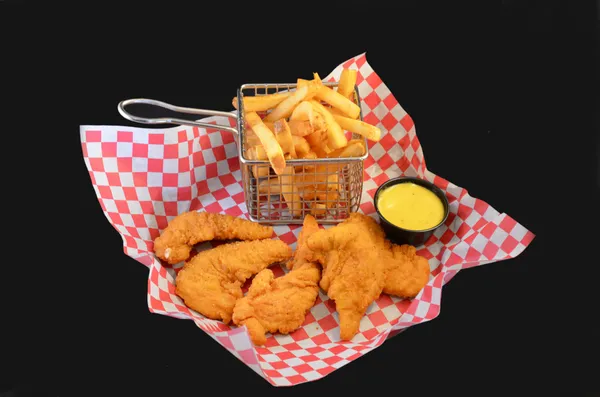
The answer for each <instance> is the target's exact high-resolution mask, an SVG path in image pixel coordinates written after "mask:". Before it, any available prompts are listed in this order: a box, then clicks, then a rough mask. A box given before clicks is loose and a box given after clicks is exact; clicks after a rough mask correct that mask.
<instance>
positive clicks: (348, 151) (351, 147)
mask: <svg viewBox="0 0 600 397" xmlns="http://www.w3.org/2000/svg"><path fill="white" fill-rule="evenodd" d="M365 153H366V148H365V143H364V142H363V141H362V139H352V140H350V141H348V146H345V147H343V148H339V149H335V150H334V151H332V152H331V153H328V154H327V157H330V158H333V157H360V156H362V155H363V154H365Z"/></svg>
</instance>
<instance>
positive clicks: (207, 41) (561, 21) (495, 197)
mask: <svg viewBox="0 0 600 397" xmlns="http://www.w3.org/2000/svg"><path fill="white" fill-rule="evenodd" d="M367 3H368V4H367ZM278 4H279V5H273V6H271V7H280V6H281V7H283V5H282V4H283V3H278ZM344 4H345V5H342V3H340V2H338V3H336V4H333V5H325V3H323V4H319V5H312V4H307V3H302V4H299V5H298V7H301V8H302V10H303V11H302V12H303V13H302V12H299V11H297V10H296V11H294V10H292V11H284V10H281V11H279V12H277V13H276V14H275V15H274V19H270V18H269V16H265V15H262V16H261V15H260V14H259V12H258V6H256V7H253V6H252V5H251V7H250V9H249V10H248V12H247V13H241V12H239V13H233V12H232V8H233V5H231V6H230V9H229V10H218V11H214V12H213V11H211V10H208V9H207V8H204V9H201V10H198V11H189V13H187V12H185V11H184V10H183V9H179V10H177V11H175V10H173V11H164V12H163V13H161V14H160V15H154V16H153V17H152V18H147V19H146V18H142V17H139V18H137V19H127V18H123V19H122V20H121V18H118V20H117V18H115V20H112V19H111V20H108V19H100V18H99V21H98V22H96V21H94V22H91V20H86V21H82V19H85V18H88V17H91V16H92V15H91V14H93V11H89V12H86V13H82V14H81V15H80V16H81V18H80V19H77V18H72V19H70V23H69V24H68V26H69V28H68V29H66V30H64V31H63V30H58V25H60V23H57V24H56V25H54V26H55V27H56V28H57V30H56V33H58V36H57V37H60V39H59V38H57V39H55V40H49V39H48V37H46V36H45V35H46V34H49V33H50V32H55V31H53V30H46V31H45V32H41V31H40V32H39V33H38V34H37V36H36V37H35V38H34V39H33V40H32V41H33V42H38V43H46V44H47V43H52V45H53V46H55V47H54V48H55V49H56V50H57V52H55V53H48V52H44V63H45V65H47V67H48V68H52V70H55V69H60V70H61V71H62V72H66V73H60V77H59V74H56V75H54V77H55V78H54V79H53V81H52V83H55V84H56V83H59V85H58V86H56V87H54V89H53V91H51V93H52V94H51V95H50V94H49V93H48V92H45V93H44V95H45V98H46V99H47V100H48V99H49V100H48V101H47V105H46V108H47V109H49V108H50V107H51V106H53V105H57V106H64V104H65V102H64V100H63V99H62V96H67V98H68V104H69V109H68V112H66V111H65V110H64V108H63V111H62V112H59V113H54V115H55V116H56V117H55V118H54V119H53V125H55V126H56V128H48V130H47V132H48V133H53V134H55V136H57V135H61V137H62V139H63V140H64V142H62V141H61V144H60V148H57V149H56V150H60V153H61V154H60V156H59V157H61V158H62V159H63V161H65V163H64V164H60V165H59V164H58V163H56V165H55V164H54V163H46V164H47V166H48V167H55V166H56V167H59V166H60V168H61V170H60V171H58V168H57V169H56V170H55V172H61V175H63V176H64V177H61V178H60V182H61V185H65V189H67V188H70V189H71V190H73V192H72V193H69V194H71V195H72V196H70V197H71V199H70V200H68V202H67V208H65V209H62V207H61V211H67V212H62V213H63V214H64V213H67V214H69V215H62V216H59V217H57V220H56V221H55V222H54V223H51V224H50V226H53V227H55V228H56V229H55V230H56V232H53V231H52V230H54V229H50V230H49V229H45V230H46V231H45V232H43V233H44V235H45V236H46V237H45V238H44V240H47V241H48V244H49V248H50V249H51V250H52V251H44V252H40V253H36V254H35V255H36V256H35V257H34V259H32V261H31V265H32V266H35V265H38V267H37V268H33V267H27V268H26V270H23V269H18V268H16V269H17V270H15V267H13V266H11V268H12V270H15V274H14V277H13V276H12V274H11V276H10V277H13V278H9V276H8V274H7V280H15V279H16V277H19V278H18V280H20V284H19V285H18V286H17V289H18V294H10V299H12V300H11V301H9V304H8V305H7V306H10V307H8V311H9V312H10V313H11V314H12V313H14V314H15V317H14V321H7V322H6V323H5V324H3V327H4V329H5V330H7V331H9V332H8V334H7V335H11V337H10V339H5V340H6V343H5V344H4V348H3V351H5V352H7V354H6V355H4V357H5V359H4V361H3V364H7V365H6V371H4V372H3V373H2V375H1V377H2V382H0V386H1V388H0V395H1V396H3V397H4V396H7V397H8V396H20V395H30V394H31V395H37V394H39V395H52V396H64V395H81V396H85V395H95V394H101V393H108V394H104V395H146V396H150V395H152V396H154V395H157V396H159V395H161V396H162V395H169V396H192V395H202V394H205V393H223V392H226V393H236V394H245V393H248V392H252V391H254V390H256V391H257V392H260V394H261V395H262V394H263V393H268V394H271V393H294V394H296V395H301V394H303V395H310V394H319V395H322V394H330V393H336V394H338V393H339V394H346V393H348V391H351V390H354V389H356V390H357V391H358V390H359V389H360V390H361V393H364V391H370V392H371V393H373V392H376V390H378V389H380V391H377V393H384V392H385V393H386V395H387V394H388V393H394V394H400V393H403V392H408V391H409V390H410V391H413V390H414V391H417V392H420V393H421V394H423V393H425V394H427V392H428V391H432V390H434V389H439V390H441V391H444V392H466V391H468V390H473V389H474V390H478V391H479V393H481V394H480V395H488V394H490V393H492V392H493V391H497V390H500V389H504V388H507V389H508V390H510V395H514V394H519V392H524V391H525V390H533V391H539V390H540V389H546V388H549V389H550V390H551V391H555V392H556V391H558V390H565V391H566V392H569V394H575V392H576V391H579V390H583V391H591V390H596V391H598V390H599V389H600V388H599V387H598V385H597V383H595V379H594V378H595V376H596V377H597V373H598V372H599V371H598V369H599V368H598V367H599V365H598V335H599V334H600V329H599V328H598V326H597V325H596V324H595V323H593V322H592V320H593V319H594V317H595V316H597V313H598V309H597V305H595V304H596V303H597V302H598V298H597V296H595V295H594V294H595V291H597V287H596V288H595V289H594V287H593V284H592V285H591V286H590V287H588V286H587V285H585V284H586V282H588V281H590V282H592V283H593V280H594V278H593V272H594V271H595V267H597V265H598V259H597V258H598V256H597V255H595V254H593V247H594V238H597V237H598V233H597V231H596V232H594V231H593V230H589V231H588V230H586V229H585V228H586V226H587V227H589V225H590V221H593V220H595V219H597V218H596V217H597V215H598V211H597V204H598V202H599V200H600V198H599V197H598V185H599V182H598V177H595V178H594V179H593V180H591V179H590V177H588V175H589V174H590V171H591V172H593V173H597V172H598V164H597V162H594V160H596V161H597V158H598V141H597V140H596V141H594V138H595V137H597V135H598V129H597V126H596V127H594V126H593V125H592V115H593V114H592V110H593V104H594V100H596V99H597V94H596V93H595V92H593V88H594V84H597V79H595V78H594V76H593V75H592V73H593V72H594V65H593V61H594V59H593V57H594V53H593V50H592V47H591V45H592V42H593V40H594V35H595V34H596V35H597V31H594V26H593V23H594V18H595V17H597V14H595V13H594V10H593V8H592V7H590V8H589V9H584V8H583V7H581V8H580V9H576V7H573V6H572V5H571V6H569V7H567V6H566V5H565V4H568V2H558V1H550V2H525V1H523V2H519V1H497V2H489V3H487V4H486V7H483V6H477V7H464V8H462V7H457V6H452V7H450V5H445V6H438V5H433V3H431V2H429V3H419V5H417V2H399V3H397V4H396V5H394V6H392V5H389V6H387V5H382V4H375V3H373V2H352V1H351V2H346V3H344ZM590 4H591V3H590ZM252 7H253V8H252ZM292 7H293V5H292ZM344 8H345V9H346V10H347V11H348V12H347V13H344V12H343V10H344ZM356 9H360V12H356V11H355V10H356ZM271 10H276V9H274V8H271ZM320 10H323V13H321V12H320ZM186 14H187V15H186ZM75 21H77V22H75ZM269 21H270V22H269ZM596 22H597V21H596ZM357 32H359V34H358V35H357ZM228 34H230V35H231V36H230V37H228ZM12 37H15V41H13V43H18V40H19V39H17V38H16V37H17V36H12ZM596 37H597V36H596ZM23 40H25V39H23ZM46 40H48V41H46ZM65 46H68V50H67V51H62V49H64V47H65ZM58 48H60V49H61V51H58ZM46 50H48V48H46ZM39 51H44V50H42V49H40V50H39ZM364 51H366V52H367V60H368V62H369V63H370V64H371V66H372V67H373V68H374V70H375V71H376V72H377V73H378V74H379V76H380V77H381V78H382V80H383V81H384V83H385V84H386V85H387V86H388V87H389V88H390V90H391V91H392V93H394V95H395V96H396V98H397V99H398V101H399V102H400V104H401V105H402V106H403V107H404V109H405V110H406V111H407V112H408V113H409V114H410V115H411V116H412V118H413V119H414V121H415V124H416V130H417V134H418V136H419V139H420V141H421V144H422V145H423V148H424V153H425V157H426V160H427V165H428V167H429V169H430V170H432V171H433V172H434V173H437V174H438V175H440V176H442V177H444V178H446V179H448V180H450V181H451V182H453V183H455V184H457V185H459V186H462V187H465V188H466V189H467V190H468V191H469V193H470V194H471V195H472V196H475V197H478V198H481V199H483V200H485V201H487V202H488V203H489V204H491V205H492V206H494V207H495V208H496V209H497V210H499V211H501V212H506V213H508V214H509V215H511V216H512V217H514V218H515V219H516V220H517V221H519V222H520V223H522V224H523V225H524V226H525V227H527V228H529V229H530V230H531V231H532V232H534V233H535V234H536V236H537V237H536V238H535V239H534V241H533V242H532V244H531V245H530V246H529V248H528V249H527V250H526V251H525V252H523V253H522V254H521V255H520V256H519V257H517V258H515V259H512V260H509V261H504V262H499V263H494V264H489V265H486V266H483V267H478V268H473V269H469V270H467V271H464V272H461V273H460V274H459V275H457V276H456V277H455V278H454V279H453V280H452V281H451V282H450V283H449V284H448V285H446V286H445V287H444V290H443V297H442V310H441V314H440V315H439V316H438V318H436V319H435V320H433V321H431V322H428V323H425V324H422V325H419V326H415V327H413V328H411V329H409V330H408V331H407V332H405V333H403V334H401V335H400V336H397V337H395V338H393V339H391V340H389V341H387V342H386V343H385V344H384V345H383V346H382V347H381V348H378V349H376V350H374V351H373V352H371V353H369V354H367V355H366V356H364V357H362V358H360V359H359V360H357V361H355V362H353V363H351V364H349V365H347V366H345V367H343V368H341V369H340V370H337V371H335V372H333V373H331V374H330V375H328V376H327V377H325V378H324V379H322V380H319V381H317V382H313V383H309V384H303V385H300V386H296V387H293V388H287V389H277V388H274V387H272V386H270V385H269V384H268V383H267V382H266V381H264V380H263V379H261V378H260V377H259V376H257V375H256V374H254V373H253V372H252V371H251V370H250V369H248V368H247V367H245V366H244V365H243V364H242V363H241V362H239V361H237V359H236V358H234V357H233V356H232V355H230V354H229V353H227V351H226V350H224V349H223V348H221V347H220V346H219V345H218V344H217V343H216V342H214V341H213V340H212V339H211V338H210V337H208V336H207V335H205V334H204V333H203V332H202V331H201V330H200V329H198V328H197V327H196V326H195V325H194V324H193V323H192V322H190V321H182V320H176V319H172V318H168V317H164V316H159V315H152V314H150V313H149V311H148V308H147V301H146V289H147V269H146V268H145V267H144V266H143V265H141V264H139V263H137V262H135V261H134V260H133V259H130V258H129V257H127V256H126V255H125V254H124V253H123V251H122V241H121V238H120V236H119V235H118V234H117V232H116V231H115V230H114V229H113V228H112V227H111V226H110V224H109V223H108V221H107V220H106V219H105V217H104V215H103V213H102V211H101V208H100V205H99V204H98V201H97V199H96V197H95V194H94V191H93V188H92V185H91V182H90V179H89V176H88V173H87V170H86V168H85V165H84V162H83V159H82V154H81V147H80V142H79V125H84V124H90V125H93V124H118V125H134V124H132V123H129V122H128V121H126V120H124V119H123V118H122V117H121V116H120V115H119V114H118V112H117V109H116V106H117V103H118V102H119V101H121V100H123V99H126V98H133V97H147V98H153V99H159V100H163V101H166V102H169V103H173V104H177V105H181V106H188V107H198V108H208V109H217V110H230V108H231V102H230V101H231V97H232V96H233V95H235V92H236V89H237V88H238V87H239V86H240V85H241V84H243V83H246V82H265V81H269V82H286V81H290V80H294V79H295V78H296V77H300V76H309V77H310V74H311V73H312V72H313V71H316V72H319V74H320V75H321V76H325V75H327V74H328V73H329V71H331V70H332V69H333V68H334V67H335V66H337V65H338V64H340V63H341V62H343V61H345V60H347V59H348V58H350V57H353V56H355V55H358V54H360V53H362V52H364ZM38 54H41V52H40V53H38ZM29 55H32V54H31V53H30V54H29ZM63 55H64V56H67V58H64V60H65V61H66V62H64V63H63V62H61V60H62V58H61V57H62V56H63ZM36 56H37V55H35V52H34V55H33V58H35V57H36ZM67 60H68V61H67ZM58 63H60V65H61V67H60V68H59V67H57V64H58ZM38 67H39V68H43V66H42V65H38ZM596 69H597V65H596ZM52 102H56V103H52ZM596 105H597V104H596ZM47 109H44V110H47ZM57 115H60V116H57ZM31 117H35V116H31ZM590 143H591V144H590ZM40 146H41V144H40ZM42 149H43V150H44V149H45V148H42ZM48 150H50V149H48ZM53 150H55V149H53ZM54 153H57V152H56V151H54ZM56 157H57V156H54V159H56ZM56 161H58V160H56ZM63 169H64V171H63ZM63 172H64V173H63ZM39 179H40V181H39V183H40V184H43V183H48V181H44V178H39ZM579 182H582V183H579ZM44 189H46V187H45V185H44ZM52 189H58V188H57V187H52ZM50 196H51V195H47V196H46V197H48V199H51V197H50ZM54 199H56V197H54ZM38 200H41V199H40V198H39V197H38ZM59 201H61V202H62V204H63V205H64V204H65V202H64V201H65V200H59ZM592 204H595V205H596V206H594V205H592ZM573 205H575V206H573ZM51 212H58V211H51ZM54 215H56V213H55V214H54ZM38 219H39V218H38ZM31 227H34V226H33V225H31ZM55 240H56V241H55ZM575 243H577V244H580V246H584V247H586V250H587V254H585V253H584V252H582V250H581V249H573V244H575ZM596 245H597V243H596ZM590 252H591V255H590V254H589V253H590ZM31 255H33V250H32V251H31ZM26 256H29V254H27V255H26ZM29 269H31V270H29ZM57 269H60V270H57ZM7 270H11V269H7ZM50 277H52V281H50ZM24 279H25V280H26V283H25V284H23V280H24ZM38 286H39V287H38ZM29 304H33V305H34V306H33V307H35V308H36V309H35V311H33V312H32V311H31V309H26V306H25V305H29ZM29 307H31V306H29ZM59 307H60V308H61V309H60V310H58V309H57V308H59ZM13 331H14V333H11V332H13ZM586 360H588V361H586ZM213 387H214V388H215V389H216V390H215V391H212V388H213ZM362 390H364V391H362ZM384 390H385V391H384Z"/></svg>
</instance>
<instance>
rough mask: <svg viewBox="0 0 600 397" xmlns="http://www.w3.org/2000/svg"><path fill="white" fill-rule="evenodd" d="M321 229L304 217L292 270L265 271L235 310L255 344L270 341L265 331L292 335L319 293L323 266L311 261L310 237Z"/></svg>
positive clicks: (235, 315) (255, 280)
mask: <svg viewBox="0 0 600 397" xmlns="http://www.w3.org/2000/svg"><path fill="white" fill-rule="evenodd" d="M318 230H319V225H318V224H317V221H316V220H315V218H314V217H312V216H311V215H307V216H306V217H305V218H304V225H303V227H302V231H301V232H300V235H299V236H298V245H297V247H296V251H295V252H294V257H293V259H292V260H291V261H289V262H288V267H289V268H291V269H292V270H291V271H290V272H288V273H287V274H286V275H284V276H282V277H279V278H275V277H274V275H273V272H272V271H271V270H269V269H265V270H262V271H261V272H260V273H258V275H257V276H256V277H254V279H253V280H252V285H250V288H249V290H248V293H247V294H246V296H245V297H243V298H241V299H239V300H238V301H237V302H236V304H235V307H234V309H233V322H234V324H236V325H245V326H246V327H247V328H248V332H249V334H250V338H251V339H252V342H253V343H254V344H255V345H258V346H261V345H264V344H265V343H266V337H265V334H266V333H267V332H269V333H272V334H273V333H276V332H279V333H282V334H288V333H290V332H292V331H295V330H296V329H298V328H299V327H300V326H301V325H302V323H303V322H304V320H305V319H306V314H307V313H308V311H309V310H310V308H311V307H312V306H313V305H314V304H315V300H316V299H317V296H318V294H319V280H320V279H321V268H320V266H319V265H318V264H316V263H313V262H310V261H309V258H310V256H311V253H310V251H309V250H308V248H307V247H306V240H307V239H308V237H310V236H311V235H312V234H313V233H315V232H317V231H318Z"/></svg>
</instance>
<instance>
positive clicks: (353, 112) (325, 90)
mask: <svg viewBox="0 0 600 397" xmlns="http://www.w3.org/2000/svg"><path fill="white" fill-rule="evenodd" d="M315 81H317V82H318V83H319V90H318V91H317V93H316V94H315V98H316V99H319V100H321V101H323V102H326V103H328V104H330V105H331V106H332V107H334V108H337V109H339V110H341V111H342V112H343V113H344V114H345V115H346V116H348V117H351V118H353V119H357V118H358V116H360V107H359V106H358V105H357V104H356V103H354V102H352V101H351V100H350V99H348V98H346V97H345V96H343V95H342V94H340V93H339V92H337V91H334V90H332V89H331V87H328V86H326V85H323V84H322V83H321V79H320V78H319V75H318V74H317V73H315ZM335 149H337V148H335Z"/></svg>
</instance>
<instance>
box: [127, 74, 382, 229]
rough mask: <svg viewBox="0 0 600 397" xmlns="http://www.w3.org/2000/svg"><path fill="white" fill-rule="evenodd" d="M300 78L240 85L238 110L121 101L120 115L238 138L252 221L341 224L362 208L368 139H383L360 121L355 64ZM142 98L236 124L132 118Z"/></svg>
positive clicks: (246, 198) (377, 131)
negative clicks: (326, 76)
mask: <svg viewBox="0 0 600 397" xmlns="http://www.w3.org/2000/svg"><path fill="white" fill-rule="evenodd" d="M313 76H314V78H313V79H312V80H305V79H302V78H298V80H297V82H296V83H290V84H243V85H242V86H241V87H240V88H239V89H238V92H237V96H236V97H235V98H233V100H232V104H233V106H234V107H235V108H236V110H237V112H220V111H213V110H204V109H190V108H182V107H178V106H173V105H170V104H166V103H164V102H160V101H155V100H151V99H143V98H142V99H129V100H125V101H123V102H121V103H120V104H119V107H118V108H119V112H120V113H121V115H123V117H125V118H127V119H129V120H132V121H136V122H140V123H148V124H162V123H177V124H181V125H190V126H199V127H209V128H215V127H216V128H218V129H222V130H225V131H230V132H233V133H234V135H235V137H236V141H237V142H236V143H237V147H238V156H239V160H240V168H241V175H242V185H243V190H244V196H245V201H246V207H247V209H248V215H249V217H250V219H251V220H252V221H255V222H258V223H269V224H302V222H303V220H304V219H305V217H306V215H307V214H311V215H312V216H313V217H314V218H315V219H316V220H317V222H319V223H323V224H330V223H339V222H342V221H343V220H344V219H347V218H348V216H349V214H350V213H353V212H356V211H358V209H359V206H360V202H361V196H362V187H363V162H364V160H365V159H366V158H367V157H368V143H367V139H370V140H373V141H377V140H379V138H380V137H381V131H380V129H379V128H378V127H376V126H374V125H371V124H368V123H366V122H364V121H363V120H362V112H361V107H360V103H361V99H360V93H359V90H358V87H357V85H356V76H357V73H356V70H352V69H345V70H344V71H342V74H341V76H340V79H339V81H337V82H323V81H322V80H321V78H320V77H319V75H318V73H314V74H313ZM135 103H138V104H139V103H143V104H148V105H155V106H160V107H164V108H167V109H169V110H173V111H176V112H180V113H188V114H198V115H213V116H226V117H231V118H235V119H236V120H237V128H233V127H230V126H225V125H216V126H215V125H208V124H207V123H205V122H203V121H190V120H183V119H173V118H170V119H167V118H161V119H149V118H143V117H136V116H133V115H132V114H131V113H129V112H128V111H126V110H125V107H126V106H127V105H131V104H135Z"/></svg>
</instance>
